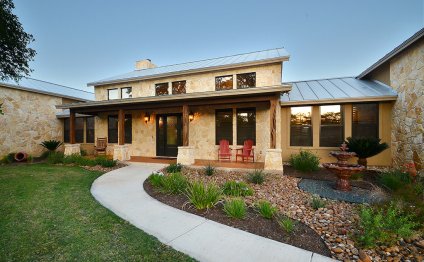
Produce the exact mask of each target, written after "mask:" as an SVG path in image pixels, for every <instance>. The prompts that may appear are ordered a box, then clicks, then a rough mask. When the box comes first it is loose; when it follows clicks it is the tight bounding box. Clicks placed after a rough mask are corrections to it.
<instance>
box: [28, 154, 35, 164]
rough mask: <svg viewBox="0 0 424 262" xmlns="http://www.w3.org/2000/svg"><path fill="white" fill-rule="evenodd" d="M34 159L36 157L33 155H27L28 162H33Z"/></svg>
mask: <svg viewBox="0 0 424 262" xmlns="http://www.w3.org/2000/svg"><path fill="white" fill-rule="evenodd" d="M33 160H34V158H33V157H32V156H31V155H28V156H27V160H26V161H27V163H32V161H33Z"/></svg>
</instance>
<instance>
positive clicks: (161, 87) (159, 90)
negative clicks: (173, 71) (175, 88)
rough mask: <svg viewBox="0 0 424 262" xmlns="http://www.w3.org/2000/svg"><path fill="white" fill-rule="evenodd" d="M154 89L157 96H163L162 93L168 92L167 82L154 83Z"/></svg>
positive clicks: (166, 93)
mask: <svg viewBox="0 0 424 262" xmlns="http://www.w3.org/2000/svg"><path fill="white" fill-rule="evenodd" d="M155 89H156V95H157V96H163V95H168V94H169V93H168V83H161V84H156V85H155Z"/></svg>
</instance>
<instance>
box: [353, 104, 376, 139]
mask: <svg viewBox="0 0 424 262" xmlns="http://www.w3.org/2000/svg"><path fill="white" fill-rule="evenodd" d="M352 136H353V137H374V138H378V137H379V135H378V103H372V104H353V105H352Z"/></svg>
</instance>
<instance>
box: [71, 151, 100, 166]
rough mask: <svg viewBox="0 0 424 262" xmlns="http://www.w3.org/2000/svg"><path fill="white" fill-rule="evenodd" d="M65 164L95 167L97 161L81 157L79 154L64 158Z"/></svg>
mask: <svg viewBox="0 0 424 262" xmlns="http://www.w3.org/2000/svg"><path fill="white" fill-rule="evenodd" d="M63 163H64V164H75V165H78V166H95V165H96V161H94V160H92V159H88V158H85V157H83V156H80V155H79V154H72V155H70V156H65V157H64V158H63Z"/></svg>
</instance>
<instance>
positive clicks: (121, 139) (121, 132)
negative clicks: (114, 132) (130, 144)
mask: <svg viewBox="0 0 424 262" xmlns="http://www.w3.org/2000/svg"><path fill="white" fill-rule="evenodd" d="M124 144H125V113H124V110H123V109H119V111H118V145H120V146H121V145H124Z"/></svg>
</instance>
